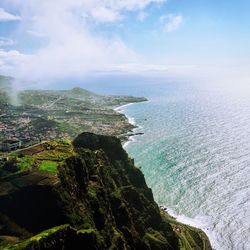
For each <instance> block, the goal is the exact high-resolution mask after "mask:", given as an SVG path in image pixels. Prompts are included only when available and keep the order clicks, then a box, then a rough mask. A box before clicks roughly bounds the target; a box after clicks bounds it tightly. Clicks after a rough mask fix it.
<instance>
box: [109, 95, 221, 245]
mask: <svg viewBox="0 0 250 250" xmlns="http://www.w3.org/2000/svg"><path fill="white" fill-rule="evenodd" d="M147 102H150V101H149V100H148V101H147ZM133 104H137V103H128V104H124V105H121V106H118V107H116V108H114V110H115V111H116V112H118V113H120V114H124V115H125V116H126V118H127V119H128V122H129V123H130V124H132V125H133V126H135V128H134V129H133V130H132V132H133V133H135V132H136V130H137V129H142V128H143V127H142V126H141V125H138V124H137V123H136V122H135V118H134V117H130V116H128V115H127V114H126V111H125V109H124V108H126V107H128V106H131V105H133ZM127 133H129V132H127ZM136 136H138V135H131V136H128V140H127V141H125V142H124V144H123V145H122V146H123V148H124V149H125V150H126V148H127V146H128V145H129V144H130V143H131V142H135V141H136V139H135V137H136ZM157 204H158V203H157ZM158 206H159V208H160V209H162V211H164V212H165V213H166V214H167V215H168V216H170V217H172V218H173V219H174V220H175V221H176V222H178V223H181V224H185V225H187V226H191V227H194V228H196V229H198V230H201V231H202V232H203V233H204V234H205V235H206V237H207V238H208V240H209V243H210V245H211V246H212V249H221V248H220V246H219V244H218V243H217V242H216V239H215V237H214V236H213V235H212V231H211V230H210V229H209V225H204V224H205V223H202V220H197V219H195V218H189V217H187V216H185V215H178V214H176V213H175V212H174V211H173V210H172V209H170V208H168V207H167V206H166V205H159V204H158ZM204 217H205V216H204ZM208 224H209V223H208Z"/></svg>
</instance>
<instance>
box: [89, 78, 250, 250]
mask: <svg viewBox="0 0 250 250" xmlns="http://www.w3.org/2000/svg"><path fill="white" fill-rule="evenodd" d="M91 86H92V87H91V88H92V90H94V91H96V92H99V93H105V94H107V93H109V94H110V93H111V94H129V95H135V96H145V97H147V98H148V101H147V102H143V103H137V104H132V105H126V106H123V107H120V108H118V110H119V111H120V112H123V113H124V114H125V115H126V116H127V117H129V119H130V121H132V122H134V123H136V124H137V126H138V127H137V128H136V129H135V132H142V133H144V134H143V135H138V136H134V137H131V138H130V140H129V142H127V143H126V144H125V145H124V147H125V149H126V150H127V152H128V153H129V155H130V156H131V157H133V158H134V159H135V163H136V165H137V166H138V167H140V168H141V170H142V172H143V173H144V176H145V178H146V181H147V184H148V186H150V187H151V188H152V190H153V194H154V198H155V200H156V201H157V203H158V204H159V205H162V206H165V207H167V210H168V212H169V213H170V214H171V215H173V216H175V217H176V218H177V220H179V221H181V222H184V223H186V224H189V225H193V226H196V227H198V228H201V229H203V230H204V231H205V232H206V234H207V235H208V236H209V239H210V241H211V244H212V247H213V248H214V249H217V250H230V249H232V250H249V249H250V88H249V86H248V85H247V84H242V85H241V84H239V83H235V84H233V85H227V84H226V83H223V84H219V83H218V84H214V83H213V84H212V83H211V84H209V83H207V82H206V84H205V83H204V84H203V83H202V82H196V83H193V82H192V81H185V80H180V81H177V80H171V79H168V80H167V79H166V80H155V81H153V80H152V81H149V82H146V83H143V81H140V82H136V81H134V82H133V81H132V82H130V81H127V83H126V84H125V83H124V84H120V85H119V84H117V83H106V84H104V85H103V86H101V87H100V85H96V86H95V85H91Z"/></svg>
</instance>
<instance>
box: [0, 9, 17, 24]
mask: <svg viewBox="0 0 250 250" xmlns="http://www.w3.org/2000/svg"><path fill="white" fill-rule="evenodd" d="M20 19H21V18H20V16H16V15H13V14H11V13H9V12H7V11H5V10H4V9H3V8H0V22H1V21H19V20H20Z"/></svg>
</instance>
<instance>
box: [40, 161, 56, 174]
mask: <svg viewBox="0 0 250 250" xmlns="http://www.w3.org/2000/svg"><path fill="white" fill-rule="evenodd" d="M57 166H58V164H57V163H56V162H54V161H43V162H42V163H41V164H40V165H39V170H41V171H48V172H52V173H56V172H57Z"/></svg>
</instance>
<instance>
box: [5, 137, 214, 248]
mask: <svg viewBox="0 0 250 250" xmlns="http://www.w3.org/2000/svg"><path fill="white" fill-rule="evenodd" d="M73 147H74V150H73V152H70V154H69V156H68V157H66V158H65V159H64V160H63V161H62V162H61V163H60V164H58V170H57V172H56V173H49V175H47V179H46V181H41V180H39V181H37V182H34V181H33V182H29V183H26V184H27V185H19V186H18V188H16V189H15V188H13V189H12V191H11V192H10V193H8V195H1V196H0V224H1V227H0V235H1V236H0V239H1V240H2V241H1V242H2V243H0V244H2V249H83V248H84V249H211V246H210V243H209V241H208V239H207V237H206V235H205V234H204V233H203V232H202V231H200V230H198V229H195V228H192V227H190V226H186V225H183V224H181V223H178V222H176V221H175V220H174V219H173V218H171V217H170V216H169V215H167V214H166V213H165V212H164V211H161V210H160V209H159V207H158V206H157V204H156V203H155V201H154V198H153V195H152V191H151V189H150V188H148V187H147V185H146V182H145V179H144V176H143V174H142V172H141V171H140V170H139V169H138V168H137V167H135V166H134V162H133V160H132V159H130V158H129V157H128V155H127V153H126V152H125V151H124V150H123V148H122V145H121V143H120V140H119V139H117V138H115V137H109V136H103V135H95V134H92V133H83V134H80V135H79V136H77V138H76V139H75V140H74V141H73ZM36 171H38V170H36ZM38 172H39V171H38ZM36 173H37V172H36ZM30 174H34V172H32V171H31V172H30V173H29V175H30ZM7 181H8V182H9V183H11V184H12V185H14V184H15V182H14V181H12V182H11V180H7ZM6 185H7V184H6ZM11 243H12V244H11ZM0 246H1V245H0ZM0 248H1V247H0Z"/></svg>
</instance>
